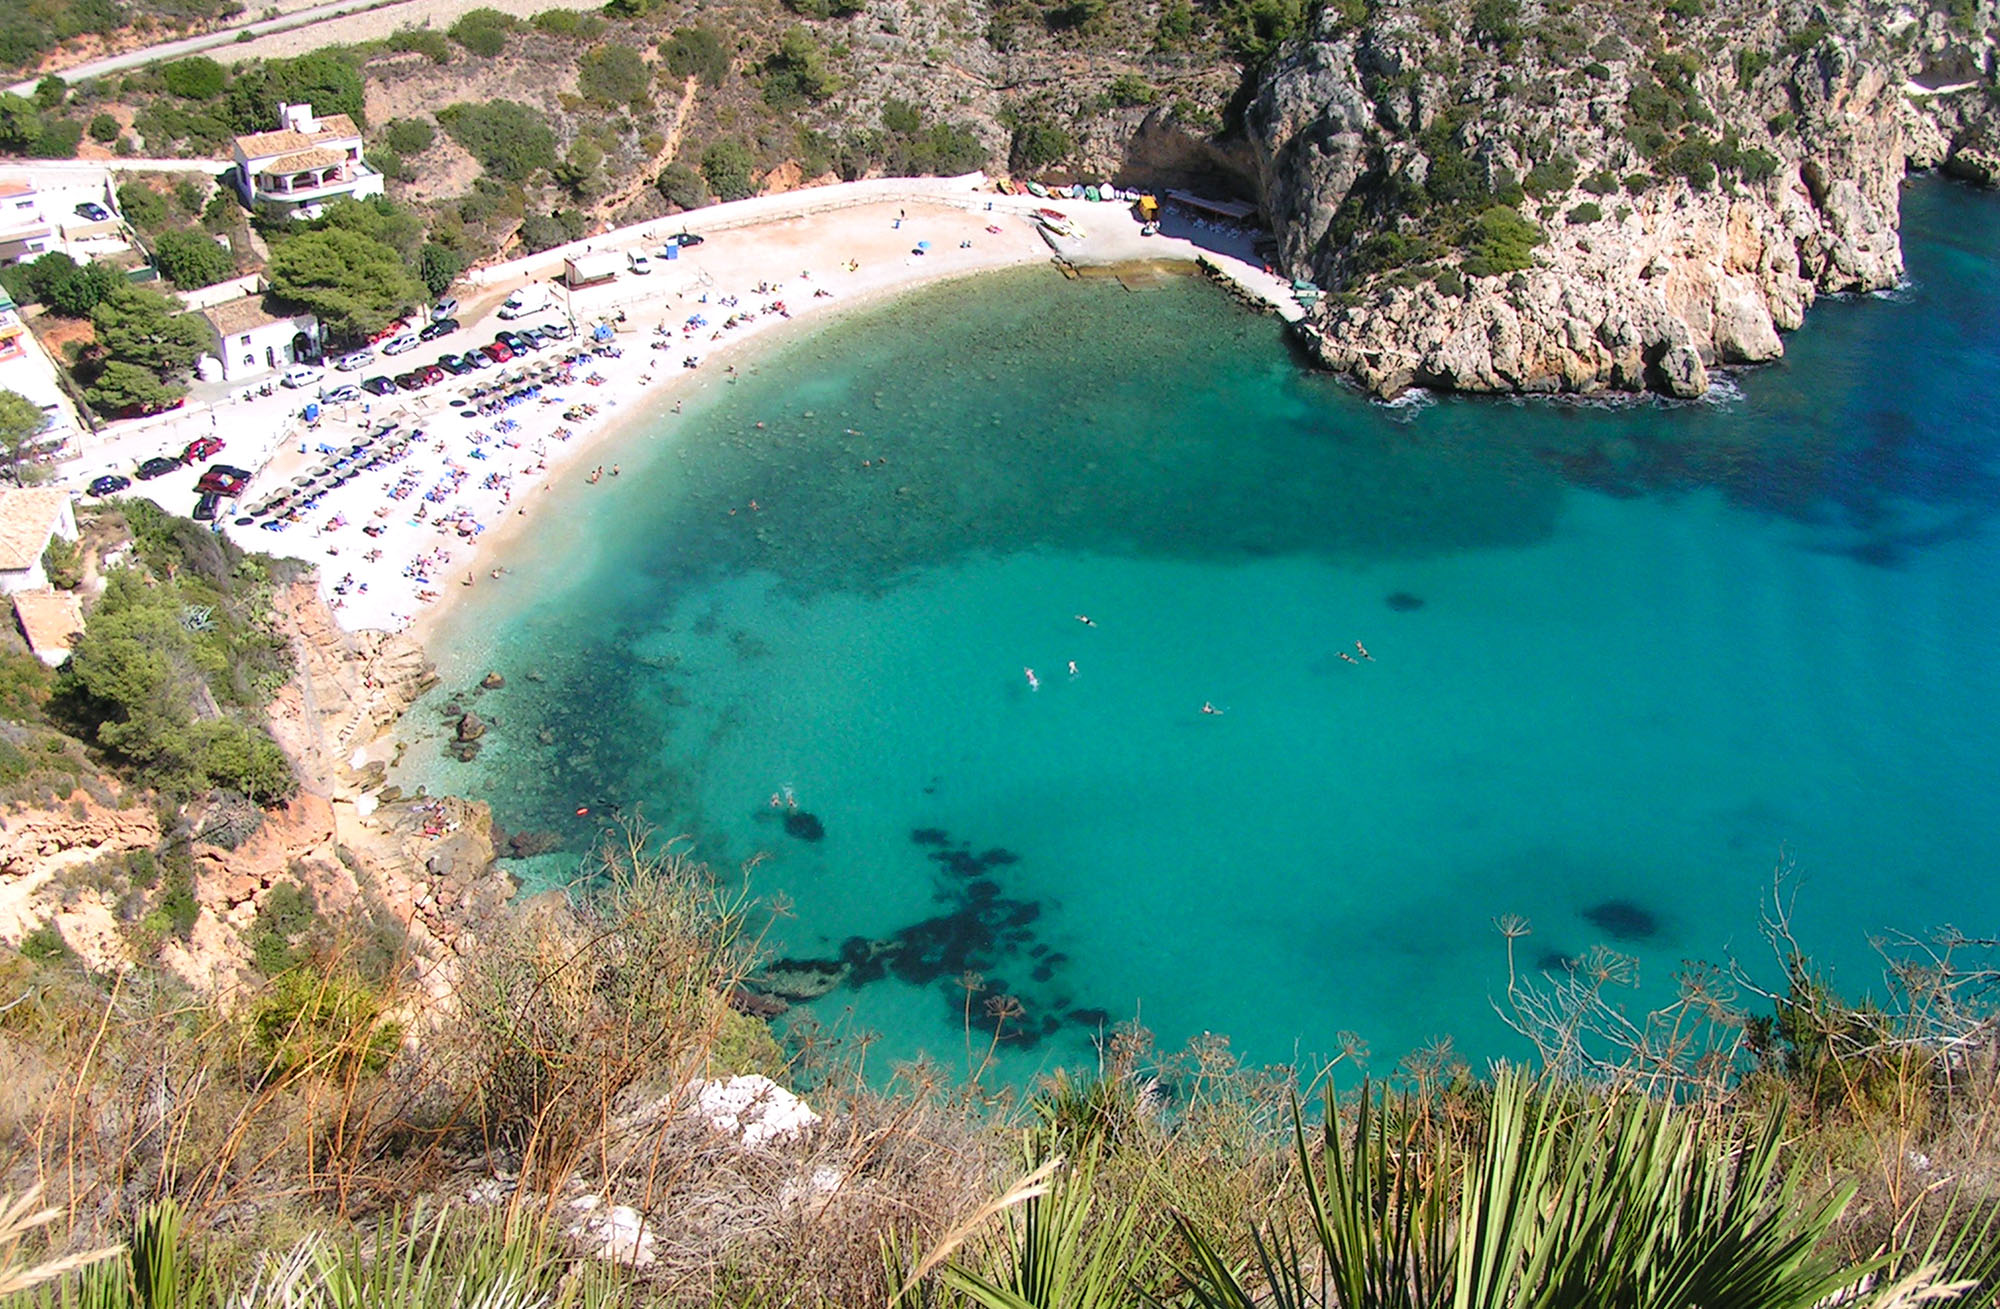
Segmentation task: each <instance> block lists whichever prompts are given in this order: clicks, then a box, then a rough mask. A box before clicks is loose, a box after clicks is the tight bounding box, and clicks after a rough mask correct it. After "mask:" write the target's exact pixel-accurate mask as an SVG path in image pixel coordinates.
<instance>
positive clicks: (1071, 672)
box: [1069, 659, 1076, 677]
mask: <svg viewBox="0 0 2000 1309" xmlns="http://www.w3.org/2000/svg"><path fill="white" fill-rule="evenodd" d="M1069 675H1070V676H1071V677H1075V676H1076V660H1074V659H1072V660H1070V661H1069Z"/></svg>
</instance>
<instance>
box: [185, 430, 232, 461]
mask: <svg viewBox="0 0 2000 1309" xmlns="http://www.w3.org/2000/svg"><path fill="white" fill-rule="evenodd" d="M221 453H222V438H221V437H219V436H203V437H198V438H196V439H195V440H192V441H189V442H188V446H187V449H185V450H183V451H181V462H182V463H184V464H191V463H194V462H195V461H196V460H199V459H207V458H208V457H209V456H211V455H218V454H221Z"/></svg>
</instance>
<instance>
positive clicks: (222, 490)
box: [194, 464, 250, 496]
mask: <svg viewBox="0 0 2000 1309" xmlns="http://www.w3.org/2000/svg"><path fill="white" fill-rule="evenodd" d="M248 485H250V470H249V469H247V468H231V467H230V466H229V465H228V464H212V465H210V466H209V469H208V471H207V472H205V473H203V474H202V475H201V477H200V478H199V479H197V480H196V482H195V484H194V489H195V490H197V491H199V492H201V493H202V494H203V495H230V496H233V495H240V494H242V492H243V488H244V487H246V486H248Z"/></svg>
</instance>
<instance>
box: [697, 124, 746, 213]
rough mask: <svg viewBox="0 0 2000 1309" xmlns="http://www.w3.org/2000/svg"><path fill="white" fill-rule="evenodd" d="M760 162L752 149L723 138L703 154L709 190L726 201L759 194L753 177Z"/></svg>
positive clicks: (702, 162) (702, 173)
mask: <svg viewBox="0 0 2000 1309" xmlns="http://www.w3.org/2000/svg"><path fill="white" fill-rule="evenodd" d="M756 164H757V160H756V157H755V156H754V155H752V154H751V153H750V147H749V146H746V145H744V144H743V143H742V142H741V141H739V140H737V139H736V138H735V137H733V136H732V137H724V138H723V139H722V140H720V141H717V142H715V143H714V144H713V145H711V146H709V147H708V149H706V150H704V151H702V152H701V175H702V176H703V177H704V178H706V179H707V181H708V187H709V190H711V191H713V192H715V194H716V195H717V196H718V197H719V198H721V199H723V200H741V199H743V198H744V197H745V196H748V195H751V194H752V193H754V192H755V190H756V183H755V181H754V179H753V177H752V173H753V172H754V170H755V168H756Z"/></svg>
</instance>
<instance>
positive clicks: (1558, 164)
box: [1521, 155, 1576, 200]
mask: <svg viewBox="0 0 2000 1309" xmlns="http://www.w3.org/2000/svg"><path fill="white" fill-rule="evenodd" d="M1575 185H1576V160H1574V159H1572V158H1570V157H1569V156H1568V155H1557V156H1556V157H1555V158H1553V159H1545V160H1543V161H1542V162H1541V163H1539V164H1536V165H1535V166H1534V167H1533V168H1531V169H1529V170H1528V175H1527V176H1526V177H1524V178H1522V179H1521V189H1522V190H1524V191H1526V192H1527V193H1528V194H1529V195H1531V196H1534V197H1535V198H1536V199H1537V200H1540V199H1543V198H1544V197H1547V196H1551V195H1555V194H1557V193H1559V192H1562V191H1567V190H1569V189H1570V188H1571V187H1573V186H1575Z"/></svg>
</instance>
